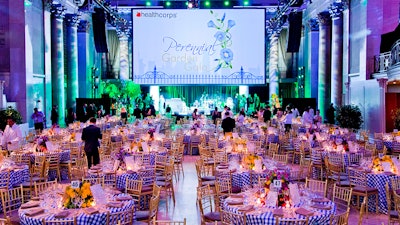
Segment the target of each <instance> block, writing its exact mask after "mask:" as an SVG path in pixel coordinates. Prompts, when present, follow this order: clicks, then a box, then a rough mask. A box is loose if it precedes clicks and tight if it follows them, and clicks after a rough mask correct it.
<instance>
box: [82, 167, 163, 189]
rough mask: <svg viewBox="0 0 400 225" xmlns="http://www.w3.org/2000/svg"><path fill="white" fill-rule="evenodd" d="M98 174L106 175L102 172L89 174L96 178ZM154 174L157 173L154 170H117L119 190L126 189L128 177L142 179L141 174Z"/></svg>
mask: <svg viewBox="0 0 400 225" xmlns="http://www.w3.org/2000/svg"><path fill="white" fill-rule="evenodd" d="M98 175H100V176H104V175H103V174H102V173H100V174H97V173H93V174H89V177H93V178H94V177H98ZM153 175H155V174H154V170H144V171H141V172H133V173H127V172H117V183H116V187H117V188H118V189H119V190H123V189H125V185H126V178H128V179H131V180H138V179H140V177H141V176H153Z"/></svg>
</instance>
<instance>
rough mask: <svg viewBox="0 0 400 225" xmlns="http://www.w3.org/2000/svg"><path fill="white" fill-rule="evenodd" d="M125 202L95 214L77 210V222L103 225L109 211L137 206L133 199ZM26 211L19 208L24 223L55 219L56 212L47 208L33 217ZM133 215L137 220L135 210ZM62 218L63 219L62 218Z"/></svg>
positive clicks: (36, 223)
mask: <svg viewBox="0 0 400 225" xmlns="http://www.w3.org/2000/svg"><path fill="white" fill-rule="evenodd" d="M120 195H121V196H122V195H125V194H120ZM123 202H124V206H123V207H121V208H110V207H107V208H106V210H100V213H96V214H93V215H88V214H85V213H84V212H81V211H79V212H77V215H76V222H77V224H82V225H88V224H96V225H97V224H99V225H102V224H106V222H107V212H110V213H114V212H119V211H122V210H125V209H129V208H134V207H135V204H134V201H133V200H128V201H123ZM75 211H76V210H75V209H72V210H71V214H72V215H73V214H75V213H74V212H75ZM25 213H26V211H25V210H22V209H19V210H18V215H19V218H20V220H21V224H22V225H42V220H43V219H54V214H52V213H49V212H48V211H47V210H46V211H45V213H44V214H42V215H38V216H33V217H29V216H26V215H25ZM133 216H134V217H133V218H134V220H135V219H136V216H135V212H134V215H133ZM60 220H62V219H60Z"/></svg>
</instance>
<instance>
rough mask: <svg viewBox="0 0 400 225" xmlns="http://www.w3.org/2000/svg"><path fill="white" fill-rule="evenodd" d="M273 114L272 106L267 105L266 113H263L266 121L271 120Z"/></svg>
mask: <svg viewBox="0 0 400 225" xmlns="http://www.w3.org/2000/svg"><path fill="white" fill-rule="evenodd" d="M271 116H272V112H271V107H269V106H267V109H265V110H264V113H263V119H264V123H267V122H268V121H270V120H271Z"/></svg>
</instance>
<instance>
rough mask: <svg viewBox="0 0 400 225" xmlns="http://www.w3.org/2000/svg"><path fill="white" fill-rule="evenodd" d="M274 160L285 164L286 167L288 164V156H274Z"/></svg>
mask: <svg viewBox="0 0 400 225" xmlns="http://www.w3.org/2000/svg"><path fill="white" fill-rule="evenodd" d="M272 159H273V160H274V161H275V162H279V163H283V164H285V165H286V164H287V163H288V155H287V154H274V155H273V156H272Z"/></svg>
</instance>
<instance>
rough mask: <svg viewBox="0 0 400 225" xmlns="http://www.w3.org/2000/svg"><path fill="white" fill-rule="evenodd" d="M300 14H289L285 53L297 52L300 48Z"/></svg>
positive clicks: (301, 16)
mask: <svg viewBox="0 0 400 225" xmlns="http://www.w3.org/2000/svg"><path fill="white" fill-rule="evenodd" d="M302 19H303V13H302V12H292V13H290V14H289V40H288V45H287V52H298V51H299V48H300V39H301V29H302Z"/></svg>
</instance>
